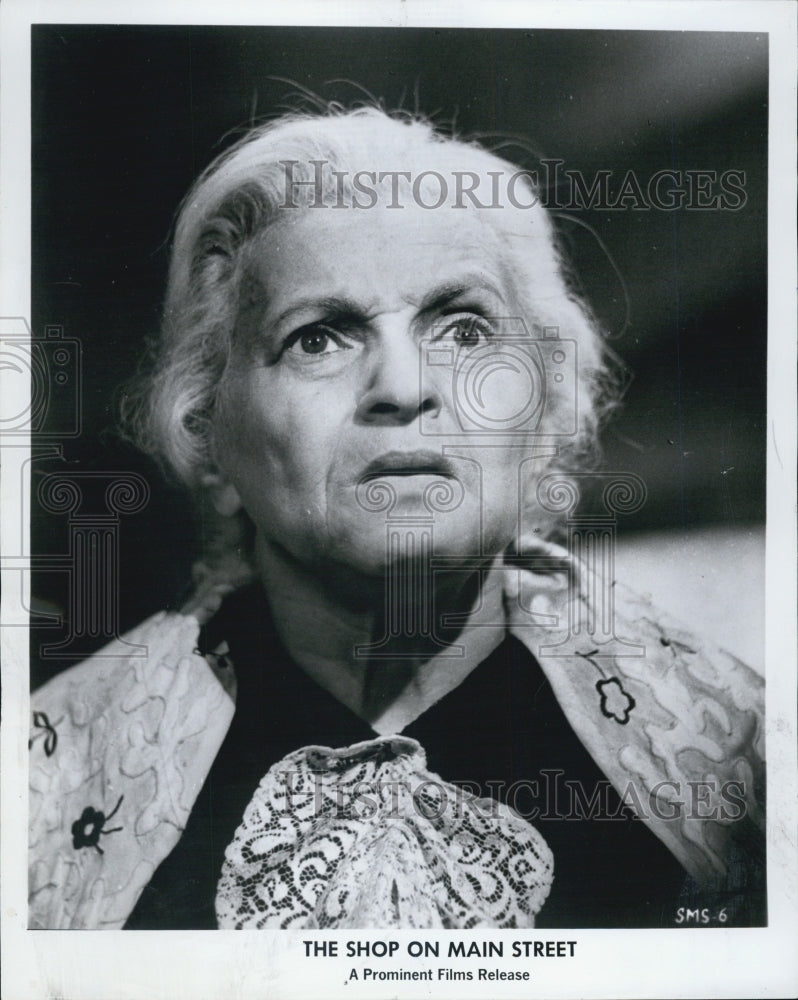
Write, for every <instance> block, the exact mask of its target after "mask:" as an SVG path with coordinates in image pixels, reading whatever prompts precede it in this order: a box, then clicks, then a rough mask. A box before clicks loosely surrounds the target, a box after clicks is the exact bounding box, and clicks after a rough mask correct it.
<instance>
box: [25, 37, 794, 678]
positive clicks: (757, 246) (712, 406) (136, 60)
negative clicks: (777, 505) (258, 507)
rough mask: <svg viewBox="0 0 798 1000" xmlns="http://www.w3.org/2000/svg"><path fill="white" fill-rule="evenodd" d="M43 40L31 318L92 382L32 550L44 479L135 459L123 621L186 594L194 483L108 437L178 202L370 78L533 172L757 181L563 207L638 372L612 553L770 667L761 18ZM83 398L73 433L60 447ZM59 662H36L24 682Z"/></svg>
mask: <svg viewBox="0 0 798 1000" xmlns="http://www.w3.org/2000/svg"><path fill="white" fill-rule="evenodd" d="M32 45H33V61H32V65H33V73H32V98H33V100H32V108H33V118H32V127H33V149H32V183H33V206H32V208H33V242H32V279H33V301H32V313H31V316H32V328H33V332H34V335H35V336H45V334H46V332H47V331H48V330H49V332H50V333H51V334H53V333H54V332H55V335H56V337H60V338H61V339H64V340H74V341H77V342H78V343H77V345H76V346H75V350H76V351H77V350H79V351H80V367H81V375H82V381H81V382H80V383H78V381H77V374H74V375H73V376H71V381H70V385H71V386H72V387H73V388H74V389H75V392H76V393H77V395H74V394H73V396H70V395H69V392H68V391H65V392H64V393H62V394H61V395H60V396H59V395H57V394H55V395H54V396H53V403H52V405H51V407H50V410H49V412H48V414H47V426H46V427H45V428H44V433H43V435H42V437H41V440H42V441H43V442H49V443H50V444H52V443H53V442H55V443H57V444H58V445H59V446H60V455H59V456H57V457H56V456H55V455H48V454H46V453H42V455H41V456H40V457H38V458H36V459H35V461H34V462H33V464H32V478H33V486H32V496H33V502H32V533H33V539H32V545H33V551H34V553H38V554H40V555H51V554H57V553H65V552H67V550H68V547H69V544H70V542H69V528H68V525H67V517H66V516H65V515H63V514H58V513H54V512H53V511H52V510H45V509H43V508H42V506H41V504H39V503H38V501H37V499H36V497H37V487H38V485H40V484H41V483H42V481H43V479H44V477H46V476H47V475H48V474H52V473H54V472H55V473H58V472H71V471H75V470H81V471H83V472H96V473H99V474H103V473H108V472H123V471H124V472H128V471H130V472H136V473H138V474H139V475H141V476H143V477H144V479H145V480H146V481H147V482H148V483H149V484H150V494H151V495H150V498H149V500H148V502H147V503H146V505H145V506H144V507H143V508H142V509H141V510H139V511H138V512H137V513H135V514H130V515H129V516H125V515H122V516H120V518H119V525H118V538H119V549H118V564H117V565H115V566H114V567H113V573H114V574H116V575H117V577H118V581H119V594H120V601H119V608H118V616H119V623H120V626H121V627H122V628H127V627H129V626H130V625H132V624H134V623H135V622H137V621H139V620H141V619H142V618H143V617H145V616H146V615H148V614H150V613H152V612H154V611H156V610H158V609H160V608H163V607H167V606H174V605H175V603H176V602H179V601H180V599H181V595H183V594H184V593H185V588H186V585H187V581H188V580H189V576H190V566H191V562H192V560H193V559H194V558H195V557H196V555H197V553H196V550H195V537H196V532H195V525H194V524H193V522H192V518H193V514H192V512H191V509H190V505H189V503H188V501H187V499H186V497H185V496H184V495H183V494H182V492H181V491H180V490H179V489H176V488H174V487H169V486H167V485H165V484H162V482H161V479H160V476H159V474H158V472H157V470H155V469H154V467H153V466H152V465H151V464H150V463H149V462H148V461H147V460H146V459H144V458H143V457H141V456H139V455H138V454H137V453H136V452H135V451H134V450H133V449H132V448H130V446H128V445H126V444H125V443H124V442H123V441H122V440H121V439H120V437H119V435H118V432H117V430H116V405H117V404H116V396H117V393H118V386H119V384H120V383H121V382H123V381H124V380H125V379H127V378H128V377H130V376H131V375H132V374H133V373H134V371H135V369H136V366H137V363H138V361H139V358H140V356H141V354H142V350H143V342H144V339H145V337H149V336H151V335H153V334H154V333H155V331H156V330H157V326H158V318H159V312H160V308H161V302H162V296H163V290H164V283H165V275H166V268H167V262H168V246H169V238H170V228H171V225H172V221H173V217H174V212H175V210H176V207H177V205H178V203H179V202H180V199H181V198H182V196H183V195H184V193H185V192H186V189H187V188H188V186H189V185H190V183H191V182H192V181H193V179H194V178H195V177H196V175H197V173H198V172H199V171H200V170H201V169H202V168H203V167H205V166H206V165H207V163H208V162H209V161H210V160H211V159H212V158H213V157H214V156H215V155H216V154H218V153H219V152H221V151H222V150H223V149H224V148H225V147H226V145H228V144H229V143H230V142H232V141H233V140H234V139H235V138H236V137H237V136H238V135H239V134H240V133H241V130H242V129H245V128H246V127H247V126H248V125H249V124H251V123H253V122H256V121H260V120H262V119H263V118H264V117H268V116H271V115H274V114H275V113H279V111H280V110H282V109H283V108H285V107H286V105H287V103H288V102H290V99H291V95H292V94H295V93H296V90H297V87H301V88H307V89H308V90H310V91H312V92H313V93H315V94H318V95H320V96H321V97H323V98H325V99H335V100H339V101H341V102H342V103H344V104H351V103H353V102H357V101H360V100H363V99H364V97H365V95H366V94H370V95H372V96H373V97H377V98H381V99H383V101H384V103H385V105H386V106H387V107H388V108H394V107H404V108H406V109H410V110H413V109H416V108H417V109H418V110H420V111H422V112H423V113H425V114H427V115H430V116H432V117H434V118H436V119H439V120H442V121H451V120H452V119H454V120H455V122H456V126H457V129H458V131H459V132H461V133H464V134H466V135H468V134H471V133H479V134H483V135H485V134H487V135H489V136H490V140H489V141H490V142H494V141H495V142H498V141H499V140H500V139H501V138H502V137H514V138H517V139H520V140H522V141H523V142H524V143H526V145H527V151H526V152H524V151H523V150H521V149H520V148H513V147H510V146H508V147H506V148H505V149H504V150H503V155H505V156H507V157H508V158H510V159H518V160H519V161H520V162H522V163H523V164H524V165H533V160H532V158H531V157H530V155H529V150H533V151H534V153H536V154H537V155H538V156H543V157H551V158H557V159H560V160H562V161H563V169H567V170H575V171H580V172H581V173H582V174H583V175H584V176H585V177H586V178H588V180H589V179H591V178H592V177H593V176H594V175H595V174H596V173H597V172H598V171H600V170H604V171H607V170H609V171H611V172H612V175H613V177H614V178H616V182H617V181H619V180H620V178H622V177H623V175H624V174H626V172H627V171H629V170H633V171H635V173H636V174H637V176H638V177H639V178H642V180H643V183H645V181H646V180H647V178H649V177H650V176H651V175H652V174H655V173H656V172H657V171H661V170H668V169H671V170H677V171H687V170H708V171H715V172H716V173H717V174H721V173H723V172H724V171H728V170H736V171H741V172H742V173H743V174H744V183H743V186H744V190H745V194H746V196H747V200H746V202H745V205H744V206H743V207H742V208H740V209H739V210H738V211H719V210H717V209H710V210H692V209H688V208H680V209H678V210H676V211H672V212H666V211H658V210H656V209H655V210H632V209H629V208H627V209H623V208H620V209H615V210H611V209H608V208H606V207H602V206H596V207H594V208H593V209H590V210H578V211H576V210H563V211H559V212H558V213H557V224H558V226H559V229H560V231H561V234H562V237H563V240H564V242H565V245H566V247H567V248H568V250H569V253H570V254H571V257H572V259H573V262H574V266H575V269H576V272H577V274H578V275H579V278H580V282H581V286H582V290H583V291H584V293H585V295H586V296H587V298H588V299H589V301H590V302H591V303H592V305H593V307H594V309H595V312H596V314H597V315H598V317H599V319H600V320H601V322H602V323H603V325H604V326H605V327H606V329H607V330H608V332H609V334H610V336H611V343H612V347H613V349H614V350H615V351H616V352H617V354H618V355H619V356H620V357H621V358H622V359H623V361H624V362H625V364H626V366H627V368H628V371H629V379H628V386H627V389H626V394H625V397H624V404H623V407H622V409H621V411H620V412H619V413H618V415H617V416H616V418H615V419H614V421H613V422H612V424H611V425H610V426H609V427H608V428H607V430H606V432H605V434H604V438H603V450H604V464H605V466H606V467H607V468H609V469H613V470H626V471H630V472H634V473H636V474H637V475H639V476H641V477H642V478H643V480H644V481H645V483H646V486H647V488H648V499H647V502H646V503H645V505H644V506H643V507H642V509H640V510H639V511H638V512H637V513H635V514H631V515H629V516H628V517H626V518H624V519H623V520H622V522H621V523H619V532H620V538H621V541H620V545H619V553H618V561H619V569H620V570H621V571H622V572H623V574H624V578H626V579H627V580H628V581H629V582H631V583H633V584H635V585H636V586H638V588H639V589H644V590H648V591H649V592H650V593H652V595H653V596H654V597H655V599H657V600H660V601H661V602H663V603H664V604H666V605H667V606H669V607H670V609H671V610H672V611H674V612H675V613H677V614H680V613H681V615H682V617H685V618H686V619H688V620H690V617H691V615H692V616H693V617H694V618H697V621H696V622H695V624H697V625H699V626H700V625H701V624H702V623H703V624H704V625H705V630H706V631H708V632H709V633H710V634H714V635H715V637H716V638H719V639H720V640H721V641H723V640H727V641H725V643H724V644H725V645H727V646H729V647H730V648H731V649H732V650H733V651H738V652H740V653H742V654H743V655H744V656H746V657H747V658H748V659H749V660H752V661H754V662H755V663H758V662H760V661H761V659H762V637H761V635H762V603H763V564H764V563H763V560H764V553H763V545H764V542H763V524H764V511H765V507H764V504H765V416H766V398H765V397H766V353H767V345H766V304H767V299H766V273H767V271H766V268H767V262H766V210H767V187H766V180H767V103H766V102H767V72H768V65H767V37H766V36H765V35H757V34H730V33H698V32H672V33H671V32H645V31H635V32H622V31H612V32H610V31H606V32H605V31H581V30H574V31H562V30H546V31H525V30H473V29H468V30H449V29H445V30H444V29H441V30H436V29H405V28H402V29H343V28H341V29H330V28H324V29H314V28H279V29H278V28H260V27H254V28H218V27H174V28H173V27H147V26H124V27H115V26H108V27H106V26H79V25H63V26H62V25H38V26H34V28H33V33H32ZM790 127H791V125H790ZM555 193H556V192H555V191H551V190H550V191H548V192H547V195H548V197H549V201H550V203H551V201H552V199H553V196H554V195H555ZM560 194H562V192H560ZM565 200H566V201H567V192H566V193H565ZM53 328H54V329H53ZM69 364H70V365H73V361H69ZM74 364H77V362H74ZM76 406H77V407H78V409H79V412H80V418H81V424H80V434H76V435H75V436H72V437H69V438H67V437H61V438H59V436H58V433H57V429H58V427H59V426H62V427H63V426H66V425H68V424H69V422H70V420H72V413H73V411H74V409H75V407H76ZM102 482H103V480H102V477H101V476H99V477H96V478H95V479H93V480H86V491H87V497H88V498H87V500H86V504H87V506H86V508H85V509H86V510H89V508H90V506H91V504H94V506H95V508H96V509H98V510H99V509H101V508H102V496H101V493H98V496H97V497H92V496H90V495H89V494H90V493H91V488H96V490H101V489H102V487H101V486H100V485H98V484H101V483H102ZM91 483H94V484H95V485H94V487H91V485H90V484H91ZM67 591H68V581H67V576H66V574H65V572H63V570H61V569H59V568H57V567H56V568H52V567H50V568H45V569H42V570H40V571H38V572H36V573H35V574H34V577H33V586H32V592H33V594H34V595H35V597H36V600H37V602H38V603H37V607H38V608H39V609H40V610H43V611H47V610H48V609H49V610H51V611H52V610H55V609H59V608H64V607H66V605H67V603H68V593H67ZM115 613H116V612H115ZM37 620H38V621H39V622H40V624H47V625H48V627H47V628H37V629H35V630H34V633H33V644H34V650H38V649H39V645H40V643H42V642H49V643H53V642H56V643H57V642H58V641H59V639H61V638H63V637H64V636H65V635H66V634H67V633H66V632H65V630H64V628H59V627H57V626H56V625H55V624H54V623H53V622H52V621H50V622H45V621H44V619H41V618H40V619H37ZM101 641H102V640H101V639H100V638H96V639H95V638H92V636H90V635H86V636H83V637H82V638H81V640H80V642H79V643H77V644H75V643H72V644H71V646H70V649H71V650H72V652H73V653H74V654H75V655H77V654H78V653H79V654H80V655H85V654H86V653H88V652H90V651H91V649H92V648H93V647H94V646H96V645H98V644H99V643H100V642H101ZM72 662H74V661H72ZM66 665H68V663H66V662H64V661H60V660H59V659H58V658H57V657H56V658H52V657H51V658H49V659H46V660H45V661H42V662H41V663H38V664H36V663H34V665H33V668H32V669H33V677H32V681H33V683H34V685H35V684H37V683H40V682H41V681H43V680H44V679H46V678H47V677H48V676H50V675H51V674H52V673H53V672H56V671H57V670H58V669H61V668H62V667H63V666H66Z"/></svg>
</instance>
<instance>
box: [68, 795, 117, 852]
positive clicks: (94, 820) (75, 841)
mask: <svg viewBox="0 0 798 1000" xmlns="http://www.w3.org/2000/svg"><path fill="white" fill-rule="evenodd" d="M124 797H125V796H124V795H120V796H119V801H118V802H117V804H116V805H115V806H114V808H113V811H112V812H110V813H109V814H108V815H107V816H106V815H105V813H104V812H101V811H100V810H99V809H92V807H91V806H86V808H85V809H84V810H83V813H82V815H81V817H80V819H79V820H76V821H75V822H74V823H73V824H72V846H73V847H74V848H75V850H76V851H77V850H80V848H81V847H93V848H95V850H97V851H99V853H100V854H105V851H104V850H103V849H102V847H100V843H99V841H100V837H101V836H104V835H105V834H107V833H118V832H119V830H121V829H122V827H121V826H115V827H114V828H113V829H112V830H105V829H103V827H104V826H105V824H106V823H107V822H108V820H109V819H111V817H112V816H115V815H116V813H117V810H118V809H119V807H120V806H121V805H122V799H124Z"/></svg>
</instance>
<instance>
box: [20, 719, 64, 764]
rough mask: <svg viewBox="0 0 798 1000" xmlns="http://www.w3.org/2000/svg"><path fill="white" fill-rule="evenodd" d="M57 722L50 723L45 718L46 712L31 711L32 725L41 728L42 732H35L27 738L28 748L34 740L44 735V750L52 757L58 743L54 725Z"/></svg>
mask: <svg viewBox="0 0 798 1000" xmlns="http://www.w3.org/2000/svg"><path fill="white" fill-rule="evenodd" d="M60 721H61V719H59V720H58V722H54V723H51V722H50V720H49V719H48V718H47V713H46V712H34V713H33V725H34V727H35V728H36V729H41V730H42V732H40V733H36V735H35V736H32V737H31V738H30V739H29V740H28V750H30V748H31V747H32V746H33V743H34V740H38V738H39V737H40V736H44V752H45V754H46V755H47V756H48V757H52V756H53V754H54V753H55V748H56V746H57V745H58V733H57V732H56V731H55V727H56V726H57V725H58V723H59V722H60Z"/></svg>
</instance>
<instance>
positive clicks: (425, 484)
mask: <svg viewBox="0 0 798 1000" xmlns="http://www.w3.org/2000/svg"><path fill="white" fill-rule="evenodd" d="M285 214H286V217H285V218H284V219H280V220H279V221H278V222H277V223H275V224H274V225H272V226H271V227H270V228H269V229H268V230H267V231H266V232H265V233H264V234H262V236H261V237H260V239H259V240H258V241H257V242H256V244H255V245H254V247H253V248H252V251H251V254H250V265H249V269H248V273H247V278H246V279H245V283H244V289H243V292H242V306H241V312H240V315H239V319H238V323H237V327H236V331H235V335H234V342H233V349H232V355H231V359H230V362H229V365H228V367H227V369H226V371H225V374H224V376H223V379H222V384H221V386H220V393H219V403H218V408H217V417H216V425H215V449H216V459H217V463H218V465H219V468H220V470H221V472H222V474H223V476H224V477H225V478H226V479H227V480H228V481H229V483H230V484H231V485H232V488H233V490H234V492H233V496H234V498H235V499H238V500H240V502H241V503H242V504H243V506H244V508H245V509H246V511H247V513H248V514H249V515H250V517H251V518H252V520H253V521H254V523H255V525H256V528H257V530H258V531H259V532H260V533H261V535H262V536H264V537H265V538H267V539H269V540H271V541H273V542H276V543H278V544H279V545H281V546H283V547H284V548H285V549H287V550H288V551H289V552H290V553H291V554H292V555H293V556H294V557H296V558H298V559H299V560H300V561H302V562H304V563H306V564H308V565H312V566H316V567H319V568H321V567H322V566H324V565H336V564H337V565H344V566H346V567H348V568H350V569H354V570H356V571H359V572H363V573H367V574H374V575H379V574H381V573H382V572H383V571H384V569H385V566H386V563H387V562H388V561H390V556H389V555H388V554H387V551H386V522H387V521H388V520H390V521H399V522H401V521H402V520H404V523H408V522H407V519H411V520H413V519H415V518H419V519H431V520H432V521H433V533H434V550H435V552H436V554H441V555H455V556H475V555H480V554H481V555H486V554H490V555H493V554H497V553H498V552H500V551H501V550H502V549H503V548H504V547H505V546H506V545H507V544H508V543H509V542H510V541H511V540H512V539H513V538H514V537H515V533H516V529H517V521H518V507H519V496H518V491H519V487H518V484H519V464H520V463H521V462H522V461H526V462H527V463H528V462H529V459H530V456H531V455H532V454H534V452H533V451H530V448H529V444H530V443H531V441H532V438H533V434H532V431H531V430H530V431H529V432H528V433H527V432H526V431H525V430H524V429H523V425H522V423H519V422H518V420H516V415H518V414H523V413H528V412H529V410H530V400H531V397H532V396H533V395H534V393H535V388H536V387H535V385H534V379H531V376H530V371H529V366H527V367H526V368H525V367H524V364H523V361H522V359H521V355H522V353H523V350H524V348H523V345H522V347H521V348H520V349H519V345H518V342H517V341H518V337H519V332H520V331H522V330H523V327H522V325H521V324H520V323H519V319H523V320H525V322H526V326H527V329H528V330H530V331H531V330H532V329H533V323H532V318H531V317H528V316H527V317H520V316H519V310H518V307H517V305H516V302H517V295H516V294H515V291H514V288H513V279H512V276H511V274H510V272H509V270H508V268H507V267H506V265H505V264H504V263H503V260H502V254H501V250H502V247H501V243H500V237H499V236H498V235H497V233H496V232H495V230H494V229H493V228H492V227H490V226H488V225H486V223H485V221H484V219H483V218H481V217H480V215H479V213H478V212H477V211H475V210H460V211H457V210H452V209H449V208H444V209H442V210H432V211H428V210H424V209H422V208H419V207H417V206H406V207H405V208H403V209H399V210H397V209H394V210H391V209H388V208H386V207H384V206H383V205H378V206H376V207H375V208H373V209H370V210H369V209H364V210H361V211H358V210H355V209H346V210H339V211H336V210H335V209H332V208H330V209H315V210H314V209H299V210H296V211H294V210H286V213H285ZM497 320H499V322H497ZM508 331H509V334H510V335H511V336H510V337H509V339H508ZM531 335H532V334H527V336H531ZM508 352H509V353H508ZM475 365H476V366H477V367H474V366H475ZM538 388H539V387H538ZM475 407H476V410H475ZM477 411H478V412H477ZM475 413H476V414H477V415H476V420H475V419H474V414H475ZM507 427H509V428H510V429H511V433H507V434H505V433H499V434H497V433H496V429H497V428H499V429H500V430H501V429H503V428H507ZM485 429H487V430H488V431H490V432H492V433H490V434H488V435H487V436H486V435H484V434H480V433H479V432H480V431H482V430H485ZM541 450H542V449H541ZM549 453H550V449H549ZM539 465H542V463H541V462H540V461H539ZM523 478H524V479H525V480H528V478H529V465H528V464H527V465H525V466H524V469H523ZM383 487H384V488H383ZM388 497H390V498H391V504H392V505H388V506H390V509H387V507H386V504H385V503H384V502H382V503H381V499H382V501H385V500H386V499H387V498H388Z"/></svg>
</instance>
